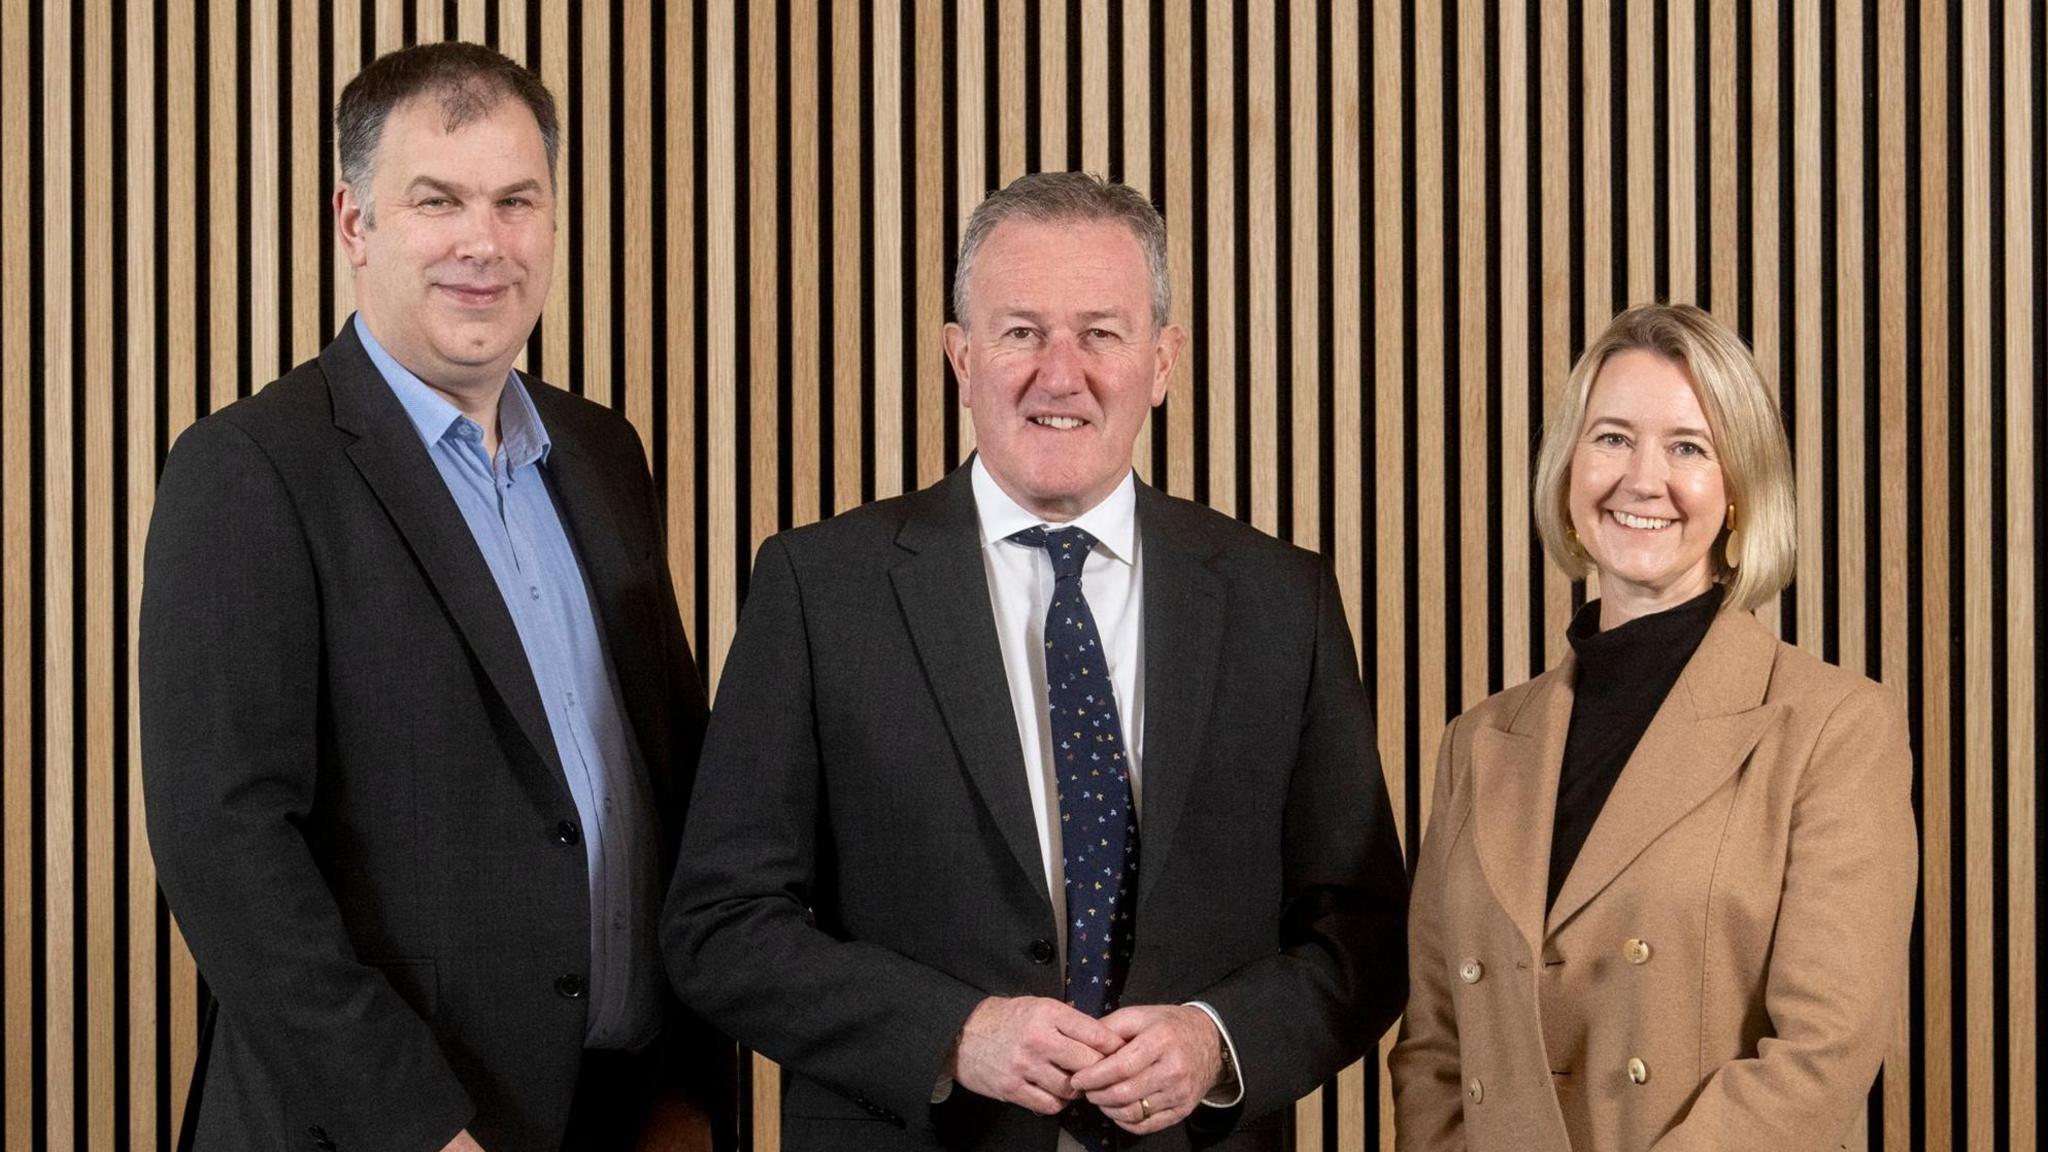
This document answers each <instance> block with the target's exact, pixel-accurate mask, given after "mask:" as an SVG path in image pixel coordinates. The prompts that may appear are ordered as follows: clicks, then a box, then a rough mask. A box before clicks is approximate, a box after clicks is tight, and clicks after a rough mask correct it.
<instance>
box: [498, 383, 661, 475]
mask: <svg viewBox="0 0 2048 1152" xmlns="http://www.w3.org/2000/svg"><path fill="white" fill-rule="evenodd" d="M519 382H520V383H521V384H523V385H525V386H526V395H527V397H528V398H529V399H531V400H532V401H533V410H534V411H535V412H538V413H540V420H541V425H542V426H543V427H545V428H546V429H547V432H548V436H549V437H550V438H566V439H572V440H575V441H576V442H578V443H580V444H584V445H588V446H589V447H591V448H593V449H596V450H598V452H599V453H601V455H599V456H598V457H597V458H598V459H619V458H621V457H619V456H617V455H613V454H611V453H626V454H627V455H625V456H624V457H623V458H624V459H627V460H635V461H642V460H644V459H645V458H646V451H645V449H644V448H643V447H642V446H641V442H640V431H639V429H637V428H635V427H633V422H632V421H630V420H628V419H626V417H625V416H624V415H622V414H621V413H619V412H617V411H614V410H613V409H611V408H607V407H606V406H604V405H603V404H599V403H598V402H596V401H595V400H589V399H586V398H584V397H582V396H578V395H576V394H575V393H574V392H570V391H568V390H567V389H564V388H557V387H556V386H554V385H553V384H550V383H548V382H547V381H545V380H542V379H540V378H539V377H537V376H529V375H527V374H526V373H524V372H521V373H520V374H519ZM608 450H609V451H608Z"/></svg>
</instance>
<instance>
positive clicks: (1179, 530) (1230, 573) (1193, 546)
mask: <svg viewBox="0 0 2048 1152" xmlns="http://www.w3.org/2000/svg"><path fill="white" fill-rule="evenodd" d="M1138 493H1139V499H1138V530H1139V532H1140V533H1142V534H1143V535H1144V536H1145V537H1146V538H1147V539H1152V538H1160V539H1165V540H1170V541H1171V542H1172V543H1173V545H1174V546H1175V547H1177V548H1179V549H1181V550H1182V551H1184V552H1187V553H1188V554H1189V555H1192V556H1195V557H1197V558H1200V559H1202V560H1204V561H1205V562H1206V563H1207V564H1208V565H1209V567H1210V568H1211V569H1212V570H1213V571H1215V572H1216V573H1217V574H1218V575H1220V576H1222V577H1224V578H1225V579H1227V580H1229V581H1230V582H1231V583H1232V584H1234V585H1240V586H1244V585H1249V586H1252V587H1261V586H1264V587H1266V588H1268V589H1269V590H1271V591H1295V592H1299V593H1300V594H1301V595H1303V596H1307V597H1311V598H1312V597H1314V596H1316V595H1318V593H1319V589H1320V587H1321V585H1322V582H1323V579H1324V563H1323V559H1322V557H1321V556H1318V555H1317V554H1316V553H1314V552H1311V551H1309V550H1308V549H1306V548H1302V547H1299V546H1298V545H1294V544H1290V543H1288V542H1287V541H1285V540H1280V539H1276V538H1275V537H1272V536H1269V535H1267V534H1266V533H1264V532H1262V531H1260V530H1259V529H1257V528H1254V527H1253V526H1251V525H1250V524H1246V523H1244V522H1243V521H1241V520H1236V519H1233V518H1231V517H1229V516H1226V515H1224V514H1223V513H1221V512H1218V511H1216V510H1215V509H1213V508H1210V507H1208V506H1207V505H1204V504H1197V503H1195V502H1194V501H1192V500H1183V499H1181V498H1180V497H1178V496H1169V495H1167V494H1166V493H1164V492H1161V491H1159V490H1158V489H1156V488H1152V487H1150V486H1147V485H1140V486H1139V488H1138Z"/></svg>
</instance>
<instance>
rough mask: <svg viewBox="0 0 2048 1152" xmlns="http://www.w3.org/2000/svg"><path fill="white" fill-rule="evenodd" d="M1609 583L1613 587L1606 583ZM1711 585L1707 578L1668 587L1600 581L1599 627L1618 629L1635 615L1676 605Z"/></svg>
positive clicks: (1640, 615)
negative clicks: (1655, 587)
mask: <svg viewBox="0 0 2048 1152" xmlns="http://www.w3.org/2000/svg"><path fill="white" fill-rule="evenodd" d="M1609 583H1612V584H1613V585H1614V587H1611V588H1610V587H1608V586H1607V585H1608V584H1609ZM1712 586H1713V582H1712V581H1711V580H1708V581H1685V582H1681V583H1676V584H1673V585H1671V586H1670V587H1668V588H1662V589H1652V588H1637V587H1633V586H1623V585H1622V584H1621V582H1620V581H1618V580H1617V581H1611V582H1610V581H1604V580H1603V581H1601V588H1600V630H1601V631H1602V632H1605V631H1607V630H1608V629H1609V628H1618V627H1620V626H1621V625H1623V624H1626V623H1628V622H1629V621H1631V620H1634V619H1636V618H1638V617H1642V616H1648V615H1650V614H1652V613H1655V612H1662V611H1665V610H1666V609H1669V608H1676V607H1678V606H1679V605H1680V604H1683V603H1685V602H1686V601H1688V600H1691V599H1692V598H1693V597H1695V596H1698V595H1700V594H1702V593H1704V592H1705V591H1706V590H1707V589H1708V588H1710V587H1712Z"/></svg>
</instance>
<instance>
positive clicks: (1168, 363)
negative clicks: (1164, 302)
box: [1152, 324, 1188, 408]
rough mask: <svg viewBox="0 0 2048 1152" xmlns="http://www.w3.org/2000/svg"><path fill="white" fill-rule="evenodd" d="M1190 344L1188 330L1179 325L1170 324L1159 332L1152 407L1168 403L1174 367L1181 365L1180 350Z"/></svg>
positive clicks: (1153, 355) (1153, 360)
mask: <svg viewBox="0 0 2048 1152" xmlns="http://www.w3.org/2000/svg"><path fill="white" fill-rule="evenodd" d="M1187 342H1188V330H1187V329H1185V328H1183V327H1181V326H1180V325H1178V324H1168V325H1167V326H1166V327H1164V328H1161V329H1160V330H1159V340H1158V343H1157V344H1156V345H1155V346H1154V348H1153V351H1152V406H1153V407H1154V408H1157V407H1159V406H1160V405H1161V404H1163V403H1165V402H1166V390H1167V388H1169V387H1170V386H1171V385H1172V384H1173V366H1174V365H1175V364H1178V363H1180V350H1181V348H1182V347H1183V346H1184V345H1186V344H1187Z"/></svg>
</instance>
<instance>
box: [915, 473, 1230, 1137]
mask: <svg viewBox="0 0 2048 1152" xmlns="http://www.w3.org/2000/svg"><path fill="white" fill-rule="evenodd" d="M972 475H973V481H974V506H975V511H976V512H977V513H978V515H979V517H980V521H981V562H982V570H983V571H984V572H985V573H986V574H987V576H988V597H989V607H990V608H992V609H993V610H994V612H995V620H996V640H997V642H998V643H999V644H1000V645H1001V647H1002V653H1003V673H1004V675H1005V676H1006V677H1007V678H1008V680H1009V687H1010V707H1011V708H1012V709H1013V710H1014V712H1015V715H1016V719H1017V738H1018V743H1019V745H1020V746H1021V750H1022V751H1023V753H1024V767H1025V772H1026V783H1027V785H1028V786H1029V790H1030V793H1031V814H1032V818H1033V820H1034V821H1035V822H1036V824H1037V827H1038V851H1039V856H1040V858H1041V859H1042V860H1043V861H1044V864H1045V890H1046V892H1047V893H1049V894H1050V895H1051V897H1052V911H1053V922H1054V923H1055V924H1056V925H1058V927H1059V941H1058V944H1059V963H1060V965H1061V968H1062V970H1064V968H1065V965H1066V957H1067V908H1066V902H1067V901H1066V883H1065V880H1066V875H1065V873H1066V856H1065V854H1064V852H1065V850H1064V846H1063V845H1062V844H1061V842H1060V813H1059V785H1058V783H1057V779H1056V777H1055V775H1054V771H1053V763H1052V751H1051V748H1052V729H1051V723H1052V721H1051V717H1050V715H1049V714H1048V713H1047V711H1046V687H1045V614H1046V610H1047V609H1048V608H1049V607H1050V606H1051V604H1052V589H1053V570H1052V559H1051V557H1049V556H1047V555H1046V553H1045V549H1044V548H1042V547H1037V546H1034V545H1030V544H1022V543H1019V542H1017V541H1015V540H1012V539H1010V537H1011V536H1012V535H1013V534H1015V533H1018V532H1021V531H1023V530H1024V529H1026V528H1038V527H1042V528H1045V529H1046V530H1047V531H1050V532H1060V531H1064V530H1066V529H1069V528H1080V529H1082V530H1084V531H1086V532H1087V533H1088V534H1089V535H1090V536H1093V537H1094V538H1095V549H1094V551H1092V552H1090V553H1089V554H1088V559H1087V560H1086V561H1084V562H1083V563H1082V566H1081V593H1082V595H1083V596H1085V597H1086V598H1087V600H1088V611H1089V613H1090V614H1091V615H1093V616H1094V617H1095V631H1096V634H1097V635H1098V636H1100V637H1101V638H1102V656H1103V659H1104V660H1105V661H1106V662H1107V663H1108V665H1109V681H1110V688H1111V690H1112V691H1113V692H1114V693H1115V695H1116V710H1117V719H1118V721H1119V722H1120V723H1121V724H1122V726H1123V737H1124V755H1125V758H1126V759H1127V760H1128V762H1129V764H1130V776H1131V807H1132V810H1133V811H1134V812H1136V813H1138V814H1139V815H1140V817H1142V816H1143V813H1144V810H1145V809H1144V803H1145V800H1144V795H1145V785H1144V762H1145V666H1144V665H1145V633H1144V629H1143V627H1142V623H1143V620H1144V600H1145V591H1144V583H1143V581H1141V580H1140V579H1139V575H1140V566H1141V565H1142V564H1143V557H1142V556H1141V555H1140V546H1139V543H1138V489H1137V481H1136V479H1135V478H1134V477H1133V476H1130V475H1126V476H1125V477H1124V480H1123V483H1121V484H1119V485H1117V486H1116V489H1115V490H1114V491H1112V492H1111V493H1110V494H1109V495H1108V496H1107V497H1105V498H1104V499H1103V500H1102V502H1101V503H1099V504H1097V505H1095V506H1094V507H1093V508H1090V509H1088V510H1087V511H1085V512H1083V513H1081V514H1080V515H1079V516H1076V517H1075V518H1074V519H1073V520H1071V521H1068V522H1066V523H1064V524H1056V523H1053V522H1051V521H1049V520H1046V519H1044V518H1043V517H1040V516H1036V515H1034V514H1032V513H1031V512H1030V511H1028V510H1026V509H1025V508H1024V507H1022V506H1021V505H1019V504H1018V503H1017V502H1016V501H1015V500H1012V499H1010V495H1009V493H1007V492H1004V491H1003V489H1002V486H1001V485H999V484H997V483H996V479H995V477H994V476H991V475H990V474H989V471H988V467H987V466H986V465H985V464H983V463H982V461H981V458H980V457H978V456H977V457H976V458H975V461H974V465H973V473H972ZM1144 854H1145V846H1144V840H1143V838H1142V837H1141V838H1140V839H1139V841H1138V856H1139V858H1140V859H1143V858H1144ZM1192 1006H1193V1007H1196V1008H1199V1009H1201V1010H1202V1011H1203V1012H1205V1013H1207V1014H1208V1016H1209V1018H1210V1019H1211V1020H1213V1021H1215V1023H1216V1030H1217V1032H1218V1033H1219V1034H1220V1035H1221V1037H1222V1041H1223V1043H1224V1044H1225V1045H1226V1046H1229V1049H1230V1058H1231V1059H1230V1063H1231V1066H1232V1068H1236V1069H1239V1071H1238V1074H1237V1075H1235V1076H1226V1077H1225V1082H1224V1083H1223V1084H1221V1085H1219V1086H1218V1088H1217V1090H1216V1091H1215V1092H1213V1093H1211V1094H1210V1095H1209V1096H1208V1097H1207V1098H1205V1099H1204V1100H1203V1101H1202V1103H1204V1104H1207V1105H1211V1106H1214V1107H1223V1108H1227V1107H1229V1106H1231V1105H1233V1104H1236V1103H1237V1102H1238V1101H1239V1100H1241V1099H1243V1097H1244V1085H1243V1080H1242V1070H1241V1068H1240V1067H1239V1065H1238V1064H1237V1050H1236V1047H1235V1046H1234V1045H1231V1043H1230V1031H1229V1029H1227V1028H1225V1027H1224V1025H1223V1019H1222V1017H1220V1016H1218V1015H1217V1014H1216V1010H1215V1009H1214V1008H1211V1007H1210V1006H1209V1005H1207V1004H1204V1003H1201V1002H1199V1001H1194V1002H1192ZM947 1087H948V1089H950V1085H948V1086H947ZM941 1098H942V1097H941ZM1059 1148H1060V1152H1080V1148H1081V1146H1080V1144H1079V1143H1077V1142H1076V1141H1075V1140H1074V1138H1073V1137H1072V1136H1070V1135H1068V1134H1067V1132H1066V1131H1065V1130H1064V1129H1062V1130H1061V1131H1060V1144H1059Z"/></svg>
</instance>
